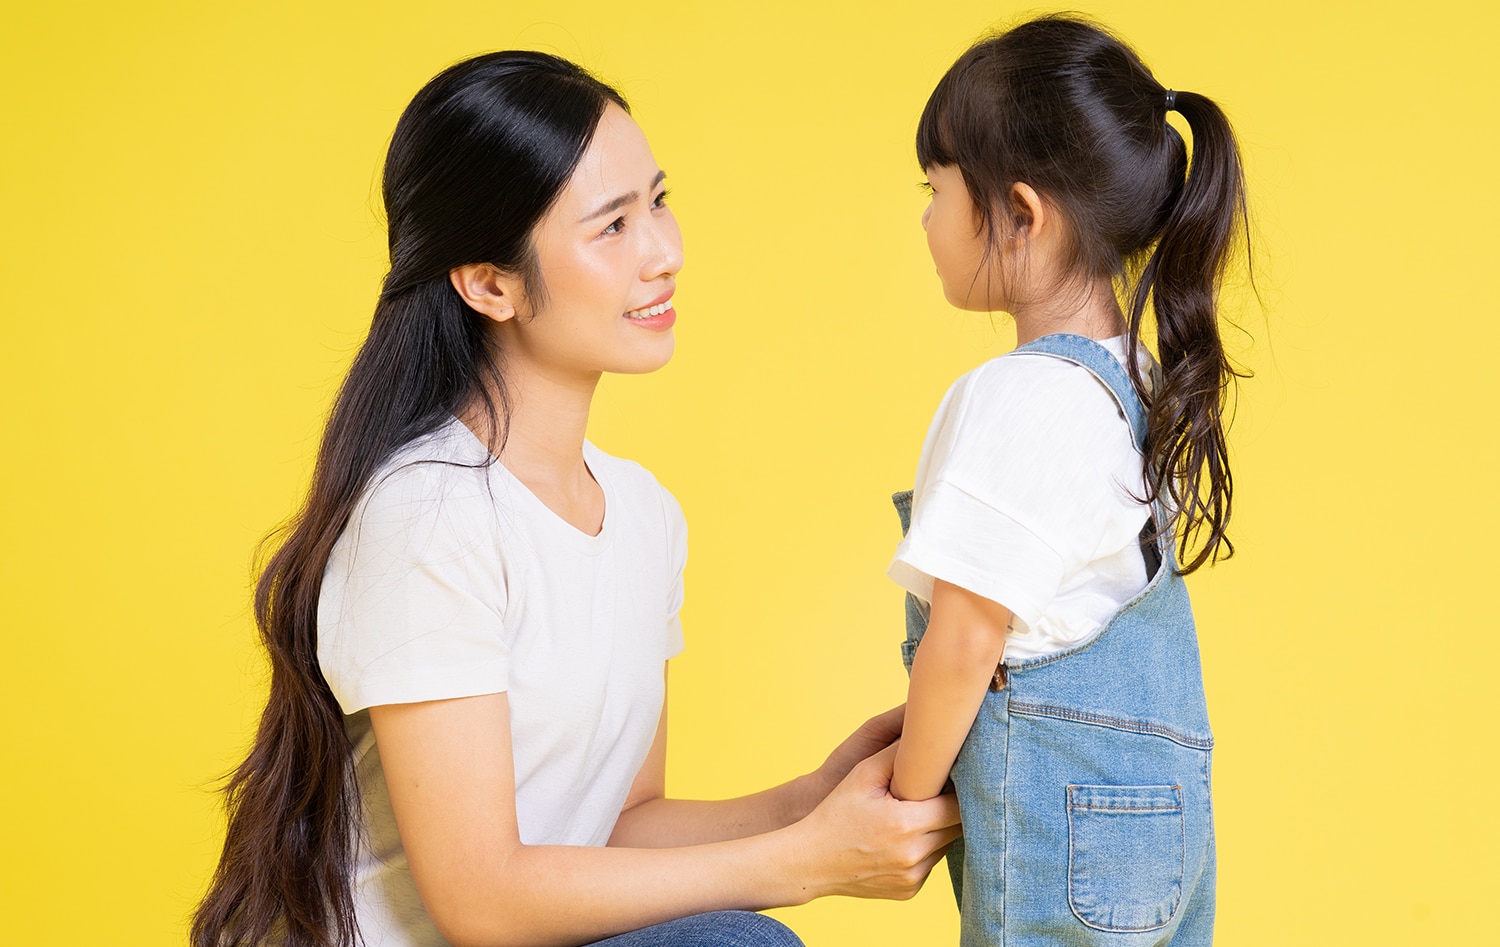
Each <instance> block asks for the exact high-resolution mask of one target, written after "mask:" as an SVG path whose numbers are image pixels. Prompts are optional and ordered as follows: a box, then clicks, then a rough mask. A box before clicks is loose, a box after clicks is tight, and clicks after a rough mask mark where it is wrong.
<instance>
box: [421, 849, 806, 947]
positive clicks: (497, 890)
mask: <svg viewBox="0 0 1500 947" xmlns="http://www.w3.org/2000/svg"><path fill="white" fill-rule="evenodd" d="M805 850H806V845H805V844H803V843H800V842H799V840H798V838H797V833H795V832H791V831H788V830H780V831H778V832H777V833H772V834H766V835H758V836H754V837H750V838H744V839H737V840H732V841H727V842H719V843H714V844H708V845H698V846H693V847H689V848H675V849H641V848H603V849H601V848H583V847H571V846H556V845H538V846H520V847H518V848H516V849H514V850H513V851H512V852H510V853H509V855H508V856H506V857H505V858H504V859H503V861H502V862H500V863H498V864H494V865H491V866H483V867H480V868H479V870H475V871H472V872H470V873H469V874H468V883H466V884H463V885H451V886H443V890H442V891H441V892H432V893H429V892H427V891H425V890H424V891H423V899H424V901H425V902H427V908H428V911H429V913H430V914H431V915H432V917H433V919H434V920H435V921H436V922H437V924H438V926H439V928H440V929H441V931H442V933H443V935H444V937H446V938H447V939H448V940H449V941H450V942H452V943H453V944H454V945H456V947H470V945H474V947H510V945H517V947H519V945H527V947H544V945H558V947H562V945H573V944H580V943H589V942H592V941H595V940H599V939H602V938H604V937H608V936H611V935H614V934H618V933H621V932H623V931H627V930H634V929H637V928H640V927H645V926H648V925H651V924H658V923H661V922H663V921H666V920H670V919H672V918H676V917H682V916H684V915H688V914H696V913H700V912H704V911H714V910H725V909H732V908H740V909H746V910H758V909H761V908H767V907H776V906H783V905H792V904H800V903H803V902H805V901H807V900H809V899H811V898H813V897H817V896H818V895H820V894H824V893H828V892H827V891H825V890H824V889H823V885H822V884H821V883H818V882H816V881H814V880H813V879H812V877H811V875H812V874H813V872H812V871H810V870H809V869H810V867H811V866H808V865H806V864H805V863H803V862H801V861H800V860H801V859H802V854H803V852H804V851H805ZM486 869H488V870H486ZM797 879H800V881H799V880H797Z"/></svg>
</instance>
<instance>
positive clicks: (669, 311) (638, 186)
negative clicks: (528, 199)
mask: <svg viewBox="0 0 1500 947" xmlns="http://www.w3.org/2000/svg"><path fill="white" fill-rule="evenodd" d="M664 178H665V174H664V173H663V172H662V170H661V169H660V168H659V167H657V164H656V159H655V158H654V157H653V156H652V154H651V148H650V146H649V145H648V144H647V143H646V136H645V135H644V134H642V133H641V129H640V126H638V125H636V123H635V121H634V120H633V119H632V118H631V117H630V116H629V115H628V114H627V113H626V112H625V111H624V110H623V109H621V108H619V107H618V106H616V105H614V104H613V103H611V104H610V105H609V106H608V107H607V108H606V109H605V111H604V115H603V117H601V118H600V120H599V126H598V128H597V129H596V130H595V132H594V138H593V141H592V142H591V143H590V144H589V147H588V150H587V151H585V152H584V155H583V158H582V159H581V160H580V161H579V162H578V167H577V168H576V169H575V170H574V171H573V176H572V178H571V179H570V180H569V181H568V184H567V186H566V187H565V188H564V189H563V191H562V193H561V194H560V195H559V196H558V199H557V203H556V204H554V205H553V207H552V209H551V210H549V211H548V212H547V215H546V216H545V217H543V218H542V220H541V222H540V223H538V224H537V226H536V229H535V231H534V232H533V235H532V238H533V244H534V246H535V250H536V258H537V259H536V262H537V270H538V272H539V273H540V278H541V283H542V285H543V287H545V292H544V293H543V294H542V299H541V300H540V302H539V304H537V305H532V306H529V307H523V312H522V314H521V315H520V316H519V317H518V318H512V319H507V320H505V321H504V322H502V323H501V324H500V330H501V332H502V333H504V335H503V344H504V345H506V346H507V351H508V352H509V354H510V355H511V356H512V357H518V358H524V359H526V360H527V362H528V363H529V364H530V366H531V367H533V368H537V369H542V370H545V371H548V372H549V373H553V374H561V375H579V376H585V377H587V376H597V375H598V374H599V373H600V372H621V373H639V372H649V371H654V370H655V369H658V368H660V367H661V366H663V365H665V364H666V363H667V360H668V359H670V358H671V357H672V348H673V339H672V324H673V323H674V322H675V321H676V318H677V314H676V312H675V310H673V308H672V304H671V300H672V293H673V290H674V288H675V284H676V277H677V271H678V270H680V269H681V268H682V232H681V230H679V229H678V226H677V219H676V218H675V217H673V216H672V211H671V210H670V209H669V208H668V207H667V205H666V188H665V187H664V186H663V183H662V181H663V179H664Z"/></svg>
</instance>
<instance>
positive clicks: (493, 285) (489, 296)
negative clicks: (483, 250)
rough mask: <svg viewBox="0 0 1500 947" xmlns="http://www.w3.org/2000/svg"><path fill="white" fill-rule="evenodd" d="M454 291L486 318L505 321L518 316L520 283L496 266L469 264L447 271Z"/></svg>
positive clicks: (491, 264) (490, 264)
mask: <svg viewBox="0 0 1500 947" xmlns="http://www.w3.org/2000/svg"><path fill="white" fill-rule="evenodd" d="M448 280H449V282H451V283H452V284H453V289H454V291H456V292H457V293H458V295H459V296H460V297H461V298H462V299H463V301H464V302H466V303H468V304H469V308H470V309H473V310H474V311H475V312H477V313H479V314H480V315H483V316H488V317H489V318H491V319H493V320H495V321H496V322H505V321H506V320H507V319H512V318H514V317H515V315H516V309H517V307H518V306H519V305H520V302H521V280H520V279H518V278H517V277H514V276H510V275H508V274H506V273H504V272H502V271H501V270H500V269H499V267H497V266H495V265H494V264H493V263H466V264H464V265H463V266H456V267H454V268H453V269H451V270H449V271H448Z"/></svg>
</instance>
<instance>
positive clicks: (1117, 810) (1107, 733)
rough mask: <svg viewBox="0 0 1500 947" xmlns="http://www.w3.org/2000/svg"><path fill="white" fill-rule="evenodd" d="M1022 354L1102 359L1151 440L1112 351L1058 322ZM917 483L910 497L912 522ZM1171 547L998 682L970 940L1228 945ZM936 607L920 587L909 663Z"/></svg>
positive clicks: (976, 844) (975, 757) (973, 746)
mask: <svg viewBox="0 0 1500 947" xmlns="http://www.w3.org/2000/svg"><path fill="white" fill-rule="evenodd" d="M1017 351H1018V352H1023V351H1024V352H1039V353H1042V354H1045V355H1050V356H1053V357H1057V358H1062V359H1065V360H1068V361H1071V362H1074V363H1076V364H1078V365H1080V366H1082V367H1084V368H1086V369H1088V370H1089V371H1091V372H1093V373H1094V375H1095V376H1096V377H1098V378H1099V380H1100V381H1101V382H1102V383H1104V385H1105V386H1106V387H1108V388H1109V390H1110V391H1111V392H1112V393H1113V394H1114V396H1115V399H1116V400H1117V402H1118V403H1119V405H1120V408H1121V414H1122V415H1123V416H1124V417H1125V419H1126V421H1127V422H1128V423H1129V424H1130V426H1131V428H1132V431H1133V433H1134V434H1135V438H1136V444H1137V446H1139V445H1141V444H1142V442H1143V440H1144V437H1145V409H1144V408H1143V407H1142V405H1141V402H1140V399H1139V398H1138V397H1137V396H1136V394H1135V391H1134V389H1133V388H1132V387H1131V385H1130V381H1129V378H1128V376H1127V375H1126V373H1125V370H1124V368H1123V367H1121V365H1120V363H1119V362H1118V361H1116V360H1115V358H1114V356H1112V355H1111V354H1110V353H1109V351H1108V350H1107V349H1105V348H1103V347H1102V346H1100V345H1098V344H1097V343H1095V342H1093V341H1092V340H1090V339H1086V338H1083V337H1082V336H1075V335H1051V336H1046V337H1044V338H1041V339H1038V340H1036V341H1035V342H1032V343H1029V344H1027V345H1025V346H1022V347H1020V348H1019V349H1017ZM1006 357H1009V356H1006ZM911 497H912V495H911V493H910V492H906V493H900V494H897V495H896V496H895V497H894V498H893V499H894V501H895V503H896V508H897V511H898V512H899V513H900V516H901V528H902V531H903V532H905V531H906V530H907V529H908V528H909V527H910V525H911ZM1153 515H1154V516H1155V517H1156V518H1157V521H1158V522H1168V521H1169V520H1168V518H1167V516H1166V513H1165V511H1163V510H1162V509H1160V508H1157V509H1155V510H1153ZM1155 551H1156V552H1157V553H1159V555H1160V561H1161V562H1162V563H1163V564H1164V565H1163V566H1160V567H1158V568H1157V569H1156V571H1155V574H1154V575H1153V576H1152V577H1151V579H1150V581H1149V583H1148V584H1147V586H1146V588H1145V589H1144V590H1142V591H1141V593H1140V594H1139V595H1137V596H1136V597H1135V598H1133V599H1132V600H1130V601H1129V602H1126V603H1125V604H1124V605H1123V606H1122V607H1121V608H1120V609H1119V611H1117V612H1116V613H1115V614H1114V615H1113V616H1112V617H1111V618H1110V619H1109V620H1108V621H1107V622H1105V624H1104V625H1103V627H1101V628H1100V630H1099V631H1098V632H1096V633H1095V634H1094V635H1092V636H1091V637H1089V638H1087V639H1085V640H1084V641H1082V642H1080V643H1078V644H1077V645H1074V646H1073V647H1070V648H1068V649H1067V650H1066V651H1062V652H1059V653H1056V654H1048V655H1042V656H1040V657H1033V658H1026V659H1021V660H1015V661H1012V660H1007V661H1006V662H1005V666H1006V672H1007V682H1006V686H1005V689H1004V690H1000V691H991V692H989V693H988V694H987V695H986V696H985V699H984V704H983V706H982V707H981V708H980V711H979V714H978V716H977V717H976V718H975V720H974V725H973V727H972V728H971V729H970V731H969V735H968V738H967V739H966V740H965V741H964V745H963V748H962V749H961V750H960V751H959V754H958V759H957V760H955V761H954V764H953V782H954V785H955V786H956V787H957V790H958V802H959V812H960V814H961V816H962V818H963V826H964V839H963V843H962V845H959V846H955V847H954V848H953V849H952V850H950V852H949V854H948V867H949V871H950V872H951V873H952V876H953V886H954V893H955V894H956V896H957V897H958V902H959V908H960V911H961V913H962V936H961V940H960V943H961V945H962V947H999V945H1004V947H1031V945H1043V944H1045V945H1047V947H1058V945H1067V947H1095V945H1110V947H1145V945H1158V944H1172V945H1174V947H1178V945H1182V947H1186V945H1199V944H1204V945H1206V944H1211V943H1212V942H1213V919H1214V882H1215V874H1214V870H1215V859H1214V831H1213V810H1212V806H1211V802H1210V795H1209V766H1210V758H1211V755H1212V748H1213V736H1212V733H1211V732H1210V730H1209V725H1208V710H1207V707H1206V705H1205V703H1204V698H1203V674H1202V670H1201V666H1200V663H1199V658H1198V639H1197V633H1196V631H1195V629H1194V625H1193V614H1192V608H1191V605H1190V604H1189V602H1188V595H1187V588H1186V586H1185V585H1184V584H1183V581H1182V577H1181V576H1180V575H1178V574H1177V573H1176V571H1175V570H1174V569H1173V568H1171V565H1172V564H1173V563H1175V562H1176V559H1175V556H1174V554H1173V547H1172V538H1171V536H1169V535H1163V536H1161V537H1159V538H1158V540H1157V546H1156V550H1155ZM927 619H928V607H927V604H926V603H924V602H922V601H921V600H919V599H917V598H916V597H914V596H912V595H908V596H907V601H906V634H907V637H906V641H905V643H904V644H903V645H902V655H903V657H904V659H905V662H906V667H907V670H908V671H910V670H911V660H912V655H913V654H915V652H916V648H917V644H918V643H919V642H920V641H921V639H922V634H923V632H925V631H926V629H927Z"/></svg>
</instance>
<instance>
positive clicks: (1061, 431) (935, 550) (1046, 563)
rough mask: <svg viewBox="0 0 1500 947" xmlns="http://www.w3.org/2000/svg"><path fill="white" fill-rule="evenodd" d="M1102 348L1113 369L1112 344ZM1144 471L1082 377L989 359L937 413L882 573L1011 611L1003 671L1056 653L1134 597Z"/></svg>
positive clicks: (1118, 351)
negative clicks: (907, 517)
mask: <svg viewBox="0 0 1500 947" xmlns="http://www.w3.org/2000/svg"><path fill="white" fill-rule="evenodd" d="M1100 344H1102V345H1103V346H1104V347H1105V348H1107V349H1108V350H1109V351H1110V352H1111V354H1113V355H1114V356H1115V358H1116V359H1117V360H1119V361H1120V362H1121V364H1122V365H1123V364H1124V361H1125V339H1124V337H1123V336H1120V337H1117V338H1113V339H1105V340H1102V341H1101V342H1100ZM1143 470H1144V467H1143V460H1142V458H1141V455H1140V453H1139V452H1137V451H1136V449H1135V445H1134V443H1133V441H1132V440H1131V435H1130V425H1129V423H1128V422H1127V421H1126V420H1125V417H1124V415H1123V414H1122V413H1121V411H1120V408H1119V405H1118V404H1117V403H1116V401H1115V399H1114V396H1113V395H1112V394H1111V393H1110V391H1109V389H1108V388H1106V387H1105V386H1104V384H1103V382H1101V381H1099V379H1098V378H1096V377H1095V376H1094V375H1093V373H1091V372H1090V371H1088V370H1087V369H1085V368H1083V367H1081V366H1079V365H1076V364H1074V363H1073V362H1069V361H1066V360H1063V359H1059V358H1056V357H1053V356H1049V355H1042V354H1037V353H1013V354H1011V355H1008V356H1004V357H1001V358H996V359H992V360H991V361H989V362H986V363H984V364H983V365H980V366H979V367H978V368H976V369H974V370H973V371H971V372H969V373H968V374H966V375H964V376H963V377H962V378H960V379H958V381H956V382H954V384H953V386H952V387H951V388H949V389H948V393H947V395H945V396H944V398H943V401H942V404H941V405H940V406H939V407H938V410H937V415H936V416H935V417H934V418H933V421H932V426H931V428H930V429H929V430H928V433H927V440H926V442H925V444H924V445H923V447H922V456H921V459H920V461H919V462H918V465H917V480H916V486H915V489H914V495H913V497H912V515H911V526H910V529H909V530H908V532H907V535H906V538H905V539H904V540H903V541H902V543H901V544H900V546H898V547H897V549H896V555H895V558H894V560H893V561H892V562H891V565H890V568H889V569H888V571H887V574H888V575H889V576H890V577H891V578H892V579H894V580H895V581H896V583H897V584H899V585H900V586H901V587H902V588H904V589H906V590H907V591H908V592H911V593H912V594H913V595H915V596H917V598H919V599H921V600H922V601H924V602H928V603H930V602H931V600H932V588H933V581H934V580H935V579H942V580H943V581H945V582H949V583H951V584H953V585H957V586H961V587H962V588H965V589H967V590H969V591H971V592H974V593H975V594H977V595H982V596H984V597H985V598H988V599H990V600H991V601H994V602H998V603H1000V604H1001V605H1004V606H1005V607H1006V608H1008V609H1010V610H1011V611H1012V612H1013V613H1014V615H1015V621H1014V630H1013V631H1012V632H1011V633H1010V635H1009V636H1008V637H1007V639H1006V647H1005V657H1006V661H1007V662H1008V663H1009V662H1014V661H1020V660H1023V659H1025V658H1031V657H1038V656H1041V655H1045V654H1053V653H1056V652H1058V651H1061V650H1064V649H1066V648H1068V647H1069V646H1071V645H1073V644H1076V643H1078V642H1080V641H1082V640H1083V639H1084V638H1086V637H1088V636H1089V635H1090V634H1091V633H1093V632H1094V631H1096V630H1098V628H1099V627H1100V626H1101V625H1102V623H1103V622H1104V621H1105V620H1106V619H1108V618H1109V616H1110V615H1112V614H1113V613H1114V612H1115V611H1116V610H1118V609H1119V607H1120V606H1121V605H1123V604H1124V603H1125V602H1126V601H1128V600H1130V599H1131V598H1133V597H1134V596H1135V595H1136V594H1137V593H1138V592H1140V591H1141V590H1142V589H1144V588H1145V587H1146V580H1147V576H1146V566H1145V561H1144V558H1143V556H1142V554H1141V550H1140V546H1139V535H1140V532H1141V527H1142V525H1143V524H1144V523H1145V522H1146V519H1147V517H1148V515H1149V508H1148V507H1147V506H1146V505H1145V504H1143V503H1141V502H1139V501H1138V500H1137V499H1135V497H1139V496H1141V495H1143V490H1144V487H1143V484H1142V477H1143Z"/></svg>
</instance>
